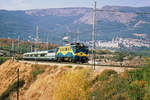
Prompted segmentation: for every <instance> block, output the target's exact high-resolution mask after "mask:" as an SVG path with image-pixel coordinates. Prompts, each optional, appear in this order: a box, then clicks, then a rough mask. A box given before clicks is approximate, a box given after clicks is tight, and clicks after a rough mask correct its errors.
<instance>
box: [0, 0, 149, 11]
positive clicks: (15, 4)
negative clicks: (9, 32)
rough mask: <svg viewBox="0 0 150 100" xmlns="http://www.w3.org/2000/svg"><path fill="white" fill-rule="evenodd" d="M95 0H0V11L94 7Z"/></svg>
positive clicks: (131, 0) (137, 3)
mask: <svg viewBox="0 0 150 100" xmlns="http://www.w3.org/2000/svg"><path fill="white" fill-rule="evenodd" d="M96 1H97V7H98V8H101V7H103V6H105V5H119V6H134V7H141V6H150V0H96ZM93 2H94V0H0V9H7V10H24V9H41V8H63V7H93Z"/></svg>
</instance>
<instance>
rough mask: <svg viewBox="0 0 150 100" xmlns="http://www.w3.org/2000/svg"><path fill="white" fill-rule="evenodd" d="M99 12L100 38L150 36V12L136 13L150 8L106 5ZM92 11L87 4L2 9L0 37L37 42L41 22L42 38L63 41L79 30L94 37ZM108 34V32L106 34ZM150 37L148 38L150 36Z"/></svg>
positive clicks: (40, 34)
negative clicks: (37, 31)
mask: <svg viewBox="0 0 150 100" xmlns="http://www.w3.org/2000/svg"><path fill="white" fill-rule="evenodd" d="M101 9H102V10H117V12H108V11H101V12H97V17H96V18H97V28H96V29H97V39H98V40H99V39H105V40H111V39H112V38H113V37H114V36H116V35H118V36H120V37H123V38H126V37H128V38H137V37H136V36H135V35H133V34H134V33H140V34H145V35H146V36H148V37H150V32H149V28H150V23H149V22H150V15H149V14H137V13H136V12H150V10H149V9H150V7H126V6H105V7H103V8H101ZM92 23H93V10H92V8H88V7H67V8H48V9H32V10H15V11H14V10H13V11H10V10H0V37H7V38H8V37H9V38H17V37H18V36H20V37H21V38H23V39H24V40H30V41H34V38H35V33H36V32H35V31H36V25H39V37H40V40H41V41H45V40H46V38H47V37H48V38H49V41H52V42H58V40H59V42H58V43H61V41H60V40H61V39H62V37H64V36H65V35H69V36H70V37H71V39H72V41H73V40H75V38H76V33H77V30H79V31H80V39H81V40H91V33H92ZM108 33H109V35H107V34H108ZM148 37H147V38H148Z"/></svg>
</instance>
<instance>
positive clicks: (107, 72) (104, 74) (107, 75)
mask: <svg viewBox="0 0 150 100" xmlns="http://www.w3.org/2000/svg"><path fill="white" fill-rule="evenodd" d="M116 74H117V72H116V71H114V70H104V71H103V72H102V73H101V74H100V75H98V76H97V79H98V80H100V81H104V80H108V79H109V78H110V76H112V75H116Z"/></svg>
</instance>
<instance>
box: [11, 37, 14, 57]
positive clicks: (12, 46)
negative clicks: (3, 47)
mask: <svg viewBox="0 0 150 100" xmlns="http://www.w3.org/2000/svg"><path fill="white" fill-rule="evenodd" d="M11 51H12V56H13V57H14V54H15V49H14V40H12V43H11ZM13 59H14V58H13Z"/></svg>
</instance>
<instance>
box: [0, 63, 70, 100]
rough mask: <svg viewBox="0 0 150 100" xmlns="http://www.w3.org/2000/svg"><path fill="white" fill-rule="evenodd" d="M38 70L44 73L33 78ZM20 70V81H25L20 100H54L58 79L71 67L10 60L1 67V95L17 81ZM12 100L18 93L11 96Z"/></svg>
mask: <svg viewBox="0 0 150 100" xmlns="http://www.w3.org/2000/svg"><path fill="white" fill-rule="evenodd" d="M36 67H38V69H42V70H44V72H43V73H41V74H39V75H37V77H36V79H35V78H34V77H33V72H34V70H35V69H36ZM18 68H19V70H20V80H25V84H24V86H23V87H22V88H21V89H20V100H52V96H53V91H54V89H55V86H56V84H57V77H59V76H61V74H62V73H63V72H65V71H67V70H70V69H71V68H69V67H57V66H50V65H49V66H48V65H38V66H37V65H34V64H29V63H21V62H17V61H12V60H8V61H6V62H5V63H3V64H2V65H1V66H0V95H1V94H2V93H3V92H5V91H6V90H7V88H8V86H9V85H11V84H12V83H14V82H15V81H17V69H18ZM10 99H11V100H16V92H13V93H12V94H11V95H10Z"/></svg>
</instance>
